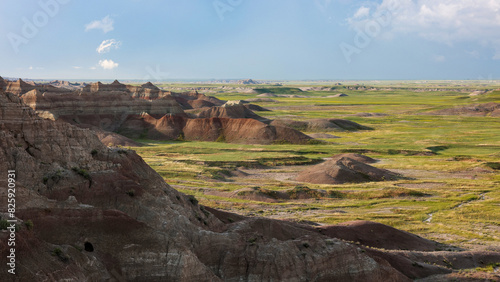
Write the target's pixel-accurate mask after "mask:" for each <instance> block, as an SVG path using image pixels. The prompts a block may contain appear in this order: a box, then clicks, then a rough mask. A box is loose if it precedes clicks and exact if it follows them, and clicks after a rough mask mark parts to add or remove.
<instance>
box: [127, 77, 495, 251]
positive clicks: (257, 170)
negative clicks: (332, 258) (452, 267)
mask: <svg viewBox="0 0 500 282" xmlns="http://www.w3.org/2000/svg"><path fill="white" fill-rule="evenodd" d="M446 83H447V82H440V83H439V84H438V83H436V85H437V86H436V85H434V84H424V85H421V84H417V83H411V84H405V83H399V84H398V83H391V84H390V85H385V86H384V85H377V88H376V89H375V90H367V89H361V90H360V89H354V88H352V87H351V88H350V87H349V86H348V85H345V86H340V87H338V88H336V89H335V90H333V91H327V92H325V91H308V92H304V91H300V90H293V91H290V92H293V93H290V94H299V95H302V96H306V97H307V98H286V97H273V98H272V99H274V100H275V101H276V102H267V103H257V104H259V105H260V106H263V107H265V108H268V109H271V110H272V111H271V112H257V113H258V114H260V115H262V116H264V117H267V118H271V119H275V118H289V119H294V120H307V119H313V118H344V119H349V120H352V121H355V122H358V123H360V124H362V125H366V126H369V127H372V128H374V130H370V131H358V132H327V133H329V134H332V135H335V136H338V137H340V138H336V139H324V141H326V143H325V144H316V145H243V144H227V143H220V142H173V141H169V142H167V141H151V140H138V141H139V142H141V143H143V144H144V145H145V146H143V147H137V148H133V149H134V150H136V151H137V152H138V153H139V154H140V155H141V156H142V157H143V158H144V159H145V160H146V162H147V163H148V164H150V165H151V166H152V167H153V168H154V169H155V170H156V171H157V172H158V173H159V174H160V175H162V176H163V177H164V178H165V180H166V181H167V182H168V183H169V184H170V185H172V186H173V187H175V188H176V189H178V190H180V191H182V192H184V193H187V194H191V195H194V196H196V198H197V199H198V200H199V201H200V203H201V204H203V205H207V206H211V207H216V208H220V209H224V210H228V211H232V212H236V213H240V214H244V215H262V216H268V217H273V218H279V219H287V220H295V221H303V222H309V221H312V222H318V223H321V224H335V223H340V222H344V221H351V220H371V221H376V222H381V223H384V224H388V225H391V226H393V227H396V228H399V229H402V230H406V231H409V232H413V233H416V234H419V235H421V236H423V237H426V238H429V239H434V240H437V241H439V242H442V243H446V244H452V245H457V246H462V247H481V246H486V247H487V246H500V235H498V234H500V174H499V170H498V168H496V166H495V163H498V162H499V161H500V122H499V118H498V117H488V116H440V115H430V114H428V112H429V111H433V110H439V109H444V108H450V107H454V106H464V105H468V104H474V103H487V102H500V91H490V92H488V93H487V94H483V95H479V96H469V93H470V92H469V91H470V88H473V87H476V88H477V89H497V88H499V86H498V84H496V85H495V84H491V83H490V84H488V83H482V82H474V83H471V85H464V83H462V82H460V83H450V85H448V84H446ZM296 86H297V85H288V86H286V87H290V88H293V87H296ZM266 87H267V88H268V89H265V90H259V91H258V92H260V93H263V92H266V93H273V92H275V93H276V94H286V93H285V92H287V91H283V90H278V89H276V88H279V87H271V86H265V85H264V86H255V88H259V89H262V88H266ZM436 87H439V88H443V89H444V90H449V91H427V89H430V88H436ZM299 92H300V93H299ZM338 93H345V94H347V95H348V96H347V97H339V98H326V96H329V95H333V94H338ZM257 95H258V93H254V94H245V93H220V94H217V95H215V96H216V97H218V98H220V99H224V100H239V99H248V98H255V97H256V96H257ZM359 113H378V114H379V115H378V116H373V117H364V116H359V115H357V114H359ZM306 133H312V132H306ZM343 152H359V153H364V154H365V155H368V156H370V157H373V158H376V159H379V160H380V162H378V163H376V164H375V166H377V167H381V168H385V169H389V170H393V171H396V172H399V173H401V174H403V175H405V176H407V179H402V180H398V181H391V182H371V183H365V184H342V185H314V184H303V183H297V182H295V181H293V178H294V177H293V176H294V175H295V174H296V173H297V172H298V171H300V170H302V169H304V167H305V166H306V165H312V164H315V163H318V162H321V161H322V160H323V159H324V158H327V157H330V156H332V155H335V154H338V153H343ZM492 164H493V165H492ZM495 168H496V169H495ZM235 171H236V172H246V173H248V174H249V175H245V174H243V173H239V174H235V173H234V172H235ZM300 185H302V186H304V185H305V186H307V187H308V188H310V189H313V190H312V191H323V192H326V193H322V194H318V193H313V192H311V193H310V194H311V197H310V198H308V199H293V198H292V199H280V198H273V195H274V194H275V192H283V191H285V192H286V193H289V194H290V193H293V191H294V189H298V188H297V187H299V188H300ZM245 189H246V190H245ZM248 189H250V191H252V190H251V189H253V191H255V193H253V194H252V193H251V194H252V195H261V196H262V197H246V196H245V195H247V194H246V193H247V192H248ZM242 191H243V192H244V193H243V192H242ZM245 191H246V192H245Z"/></svg>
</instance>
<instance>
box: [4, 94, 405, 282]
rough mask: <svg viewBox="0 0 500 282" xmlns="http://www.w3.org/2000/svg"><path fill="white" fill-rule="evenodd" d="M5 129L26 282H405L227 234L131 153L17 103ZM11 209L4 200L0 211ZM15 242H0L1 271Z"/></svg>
mask: <svg viewBox="0 0 500 282" xmlns="http://www.w3.org/2000/svg"><path fill="white" fill-rule="evenodd" d="M0 128H1V131H0V134H1V138H0V158H1V159H2V162H1V163H0V171H3V172H6V171H7V170H15V171H16V174H17V181H16V184H17V192H16V203H17V205H16V216H17V218H18V219H19V220H24V221H27V220H31V221H32V222H33V228H32V229H29V228H27V227H26V226H25V225H24V224H20V226H21V228H20V230H19V232H18V233H17V237H16V240H17V241H16V243H17V244H16V252H17V253H16V255H17V256H16V259H17V261H18V264H17V268H16V272H17V278H18V279H20V280H21V281H30V280H31V281H41V280H51V281H61V280H64V279H76V280H85V279H86V280H106V279H118V280H120V279H123V280H127V281H129V280H130V281H144V280H148V281H242V280H243V281H248V280H250V281H253V280H264V281H270V280H275V281H278V280H279V281H306V280H311V281H312V280H314V281H341V280H344V281H345V280H350V281H367V280H370V281H404V280H405V279H406V277H405V276H403V275H402V274H401V273H399V272H398V271H396V270H395V269H393V268H392V267H390V266H389V265H388V264H387V263H385V262H383V261H381V260H380V259H374V258H371V257H369V256H368V255H366V254H365V253H363V252H362V251H361V250H360V249H359V248H358V247H355V246H352V245H349V244H347V243H344V242H342V241H340V240H337V239H328V238H327V237H325V236H323V235H320V234H318V233H316V232H314V231H312V230H308V229H307V228H303V227H301V226H299V225H295V224H291V223H286V222H280V221H275V220H267V219H258V218H257V219H243V220H240V221H238V222H235V223H231V224H224V223H222V222H221V221H220V220H219V219H217V218H216V217H215V216H214V215H213V214H212V213H210V212H208V211H207V210H206V209H204V208H202V207H200V206H199V205H198V204H197V201H196V200H195V199H194V198H192V197H187V196H185V195H184V194H182V193H179V192H177V191H176V190H174V189H173V188H171V187H170V186H169V185H168V184H166V183H165V182H164V181H163V179H162V178H161V177H160V176H159V175H158V174H156V173H155V172H154V171H153V170H152V169H151V168H150V167H148V166H147V165H146V164H145V163H144V161H143V160H142V159H141V158H140V157H139V156H138V155H136V154H135V153H134V152H133V151H128V150H122V149H120V150H118V149H109V148H107V147H105V146H104V145H102V144H101V143H100V142H99V140H98V138H97V137H96V136H95V135H94V134H93V133H92V132H91V131H90V130H87V129H82V128H78V127H75V126H72V125H70V124H68V123H64V122H54V121H50V120H45V119H41V118H39V117H38V116H37V115H36V114H35V113H34V112H33V111H32V110H31V108H29V107H28V106H26V105H24V104H22V103H21V101H20V100H19V98H18V97H16V96H15V95H12V94H4V93H0ZM0 182H1V183H6V174H5V173H2V174H1V175H0ZM6 197H7V195H6V191H5V189H2V190H1V194H0V201H1V202H2V203H6V200H7V199H6ZM2 211H5V206H4V205H3V206H2ZM3 216H5V214H3ZM7 236H8V234H7V233H4V232H3V233H0V239H1V243H0V250H1V257H0V263H2V264H3V265H5V264H6V255H7V250H8V247H7V245H6V238H7ZM5 275H6V274H5Z"/></svg>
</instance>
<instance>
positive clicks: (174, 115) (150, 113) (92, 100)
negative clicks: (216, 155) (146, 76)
mask: <svg viewBox="0 0 500 282" xmlns="http://www.w3.org/2000/svg"><path fill="white" fill-rule="evenodd" d="M0 86H1V88H3V89H4V90H5V92H8V93H13V94H16V95H18V96H19V97H20V98H21V100H22V101H23V102H24V103H26V104H27V105H29V106H30V107H31V108H32V109H34V110H35V111H36V113H37V114H38V115H39V116H41V117H43V118H47V119H51V120H61V121H66V122H68V123H71V124H73V125H77V126H79V127H83V128H91V129H95V130H97V131H100V130H104V131H108V132H114V133H115V134H114V135H113V134H111V133H110V134H103V133H102V132H101V133H100V134H99V137H100V138H101V140H102V141H103V142H105V143H106V144H107V145H108V144H115V145H119V144H130V141H129V140H125V139H123V138H120V137H119V136H117V135H116V133H118V134H120V135H124V136H125V137H128V138H150V139H159V140H173V139H174V140H175V139H182V140H199V141H216V140H219V141H225V142H234V143H252V144H270V143H272V142H283V141H284V142H290V143H305V142H307V141H308V140H310V139H311V137H309V136H306V135H304V134H302V133H300V132H298V131H297V130H294V129H292V128H287V127H286V126H281V125H279V126H273V125H269V124H268V123H269V122H270V121H269V120H267V119H264V118H262V117H260V116H258V115H257V114H255V113H253V112H252V111H251V110H249V109H248V107H247V106H246V105H243V104H241V103H233V104H232V103H228V104H225V102H224V101H221V100H219V99H217V98H214V97H209V96H205V95H203V94H200V93H198V92H196V91H191V92H187V93H172V92H169V91H162V90H160V89H159V88H158V87H156V86H155V85H153V84H152V83H149V82H148V83H145V84H143V85H141V86H132V85H125V84H122V83H120V82H118V81H116V80H115V81H114V82H113V83H111V84H103V83H101V82H96V83H91V84H89V85H86V86H85V87H83V88H82V89H79V90H75V91H71V90H68V89H64V88H56V87H54V86H51V85H31V84H28V83H25V82H24V81H22V80H18V81H16V82H5V81H3V80H0ZM199 108H200V109H201V108H204V109H202V110H201V112H199V113H198V115H194V116H193V115H191V116H188V115H187V114H186V113H185V112H184V109H199Z"/></svg>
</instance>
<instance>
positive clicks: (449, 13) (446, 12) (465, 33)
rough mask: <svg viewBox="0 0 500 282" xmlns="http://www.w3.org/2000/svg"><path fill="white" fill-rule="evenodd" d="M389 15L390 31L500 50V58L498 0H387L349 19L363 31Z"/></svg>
mask: <svg viewBox="0 0 500 282" xmlns="http://www.w3.org/2000/svg"><path fill="white" fill-rule="evenodd" d="M367 13H368V15H367ZM387 14H388V15H390V16H389V17H388V20H389V21H390V23H389V25H388V26H385V27H383V28H384V29H385V31H387V32H391V33H393V34H395V35H397V34H416V35H418V36H420V37H422V38H425V39H427V40H431V41H435V42H440V43H444V44H448V45H453V44H454V43H457V42H475V43H478V44H480V45H481V46H483V47H489V48H493V49H494V50H496V55H495V58H498V59H500V45H499V44H498V43H499V42H500V32H499V30H500V1H498V0H475V1H471V0H383V1H382V3H380V4H378V5H376V6H375V7H372V8H371V9H368V8H366V7H364V6H362V7H361V8H360V9H359V10H358V11H357V12H356V13H355V14H354V15H353V16H352V17H351V18H348V19H347V20H348V23H349V24H350V25H351V26H353V27H357V28H359V27H363V26H364V25H366V24H367V22H368V21H370V20H374V19H377V18H379V17H381V15H387Z"/></svg>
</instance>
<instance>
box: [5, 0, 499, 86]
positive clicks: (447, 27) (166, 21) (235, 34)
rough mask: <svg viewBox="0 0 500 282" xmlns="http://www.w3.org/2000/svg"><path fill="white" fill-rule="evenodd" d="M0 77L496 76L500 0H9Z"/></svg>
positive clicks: (301, 78)
mask: <svg viewBox="0 0 500 282" xmlns="http://www.w3.org/2000/svg"><path fill="white" fill-rule="evenodd" d="M1 6H2V9H0V36H1V38H2V40H0V76H3V77H22V78H33V79H68V80H78V79H87V80H99V79H101V80H106V79H122V80H123V79H140V80H146V81H153V82H154V81H166V80H177V79H187V80H196V79H200V80H201V79H244V78H252V79H261V80H325V79H326V80H374V79H379V80H453V79H456V80H462V79H472V80H477V79H484V80H494V79H500V0H378V1H351V0H184V1H174V0H99V1H97V0H88V1H81V0H23V1H2V2H1Z"/></svg>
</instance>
